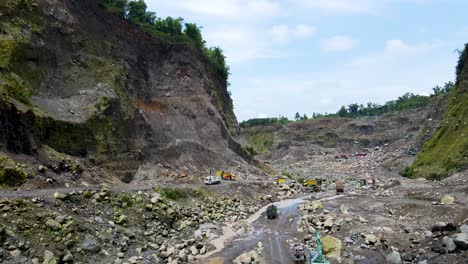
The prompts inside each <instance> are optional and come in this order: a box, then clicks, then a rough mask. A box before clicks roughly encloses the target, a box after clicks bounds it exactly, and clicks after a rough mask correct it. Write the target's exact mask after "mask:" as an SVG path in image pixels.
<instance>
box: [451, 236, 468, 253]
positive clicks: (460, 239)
mask: <svg viewBox="0 0 468 264" xmlns="http://www.w3.org/2000/svg"><path fill="white" fill-rule="evenodd" d="M453 242H455V244H456V245H457V246H458V248H460V249H461V250H467V249H468V233H459V234H456V235H455V238H454V239H453Z"/></svg>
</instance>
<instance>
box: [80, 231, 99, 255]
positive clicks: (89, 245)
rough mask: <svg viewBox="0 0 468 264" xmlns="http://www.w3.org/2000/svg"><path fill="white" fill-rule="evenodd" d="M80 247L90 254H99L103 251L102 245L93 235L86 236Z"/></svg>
mask: <svg viewBox="0 0 468 264" xmlns="http://www.w3.org/2000/svg"><path fill="white" fill-rule="evenodd" d="M80 247H81V248H82V249H83V250H84V251H87V252H89V253H98V252H99V251H100V250H101V244H100V243H99V241H98V240H97V239H96V238H95V237H93V236H92V235H86V236H85V239H84V240H83V242H81V245H80Z"/></svg>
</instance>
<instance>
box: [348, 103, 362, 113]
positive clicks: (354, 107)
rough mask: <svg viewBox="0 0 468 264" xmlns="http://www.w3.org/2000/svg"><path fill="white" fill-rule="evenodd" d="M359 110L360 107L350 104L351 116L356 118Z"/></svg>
mask: <svg viewBox="0 0 468 264" xmlns="http://www.w3.org/2000/svg"><path fill="white" fill-rule="evenodd" d="M358 110H359V105H358V104H356V103H354V104H350V105H348V112H349V114H350V115H352V116H354V115H356V114H357V113H358Z"/></svg>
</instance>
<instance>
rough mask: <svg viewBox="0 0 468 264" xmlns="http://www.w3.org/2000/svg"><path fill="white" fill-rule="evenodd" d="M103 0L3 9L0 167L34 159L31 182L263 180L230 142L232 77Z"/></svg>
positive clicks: (35, 1)
mask: <svg viewBox="0 0 468 264" xmlns="http://www.w3.org/2000/svg"><path fill="white" fill-rule="evenodd" d="M96 2H97V1H94V0H83V1H73V0H65V1H58V0H32V1H29V0H28V1H26V0H6V1H2V2H1V3H0V11H1V12H0V25H1V30H0V34H1V38H0V50H1V51H2V52H1V55H0V92H1V95H2V96H1V100H0V144H1V149H2V151H3V152H4V154H7V155H4V154H2V155H3V156H5V157H4V159H2V160H11V159H12V160H13V161H14V163H16V162H20V163H22V164H27V166H23V167H29V168H30V169H28V168H24V170H25V171H26V173H27V174H28V176H29V177H34V176H35V175H36V176H37V177H34V179H33V180H32V181H33V182H34V181H37V182H36V183H35V184H40V183H43V182H44V181H45V180H46V178H49V179H52V180H58V181H60V180H61V178H60V177H59V176H58V174H60V173H68V172H70V175H69V177H67V180H68V181H70V182H75V181H78V180H79V179H81V180H87V181H99V180H102V179H103V178H106V180H108V181H116V180H117V181H118V179H120V180H123V181H125V182H130V181H133V180H138V181H146V180H152V179H155V178H158V176H161V175H171V174H172V175H179V176H181V175H182V176H187V175H188V176H190V175H205V174H207V173H210V171H211V172H212V171H213V170H215V169H227V168H232V167H234V168H237V169H238V170H239V171H240V172H242V173H243V174H246V175H247V174H248V172H249V171H250V172H256V173H257V174H259V173H260V172H259V171H257V170H256V168H254V167H253V166H251V165H249V162H251V161H252V157H251V156H250V155H249V154H248V153H247V152H246V151H244V149H243V148H242V147H241V145H239V144H238V143H237V142H236V141H235V140H234V139H233V137H232V135H235V134H237V133H238V124H237V120H236V117H235V115H234V113H233V112H232V100H231V98H230V97H229V95H228V92H227V89H226V81H225V80H224V78H222V77H221V76H220V75H219V74H218V73H217V72H216V71H215V69H214V68H213V67H212V66H211V65H209V64H208V63H206V62H205V60H204V59H203V57H202V55H201V53H200V52H199V51H198V50H196V49H195V48H194V47H191V46H188V45H181V44H170V43H167V42H166V41H163V40H161V39H158V38H155V37H153V36H151V35H149V34H147V33H145V32H143V31H142V30H140V28H139V27H137V26H136V25H133V24H131V23H129V22H128V21H125V20H124V19H122V18H120V17H118V16H117V15H114V14H110V13H106V12H105V11H104V10H103V9H102V7H100V6H99V5H98V4H97V3H96ZM60 162H62V163H66V164H65V165H66V166H65V165H64V166H62V167H65V168H62V169H60V168H58V169H54V168H57V167H60V166H59V165H60V164H59V163H60ZM40 165H44V167H47V168H49V169H48V170H45V169H44V171H46V172H38V170H37V168H38V167H39V166H40ZM62 165H63V164H62ZM6 167H7V165H5V164H4V165H2V168H6ZM78 167H79V169H78ZM92 168H99V169H92ZM82 169H85V170H84V172H83V171H82ZM71 174H73V175H71ZM106 175H107V176H106ZM71 177H73V178H71ZM117 178H118V179H117ZM21 181H22V180H20V182H21Z"/></svg>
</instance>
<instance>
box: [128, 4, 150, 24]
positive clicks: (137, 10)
mask: <svg viewBox="0 0 468 264" xmlns="http://www.w3.org/2000/svg"><path fill="white" fill-rule="evenodd" d="M146 8H147V6H146V3H145V1H143V0H138V1H130V3H128V13H127V18H128V19H129V20H131V21H132V22H134V23H140V24H144V23H145V20H146V17H147V15H146Z"/></svg>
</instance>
